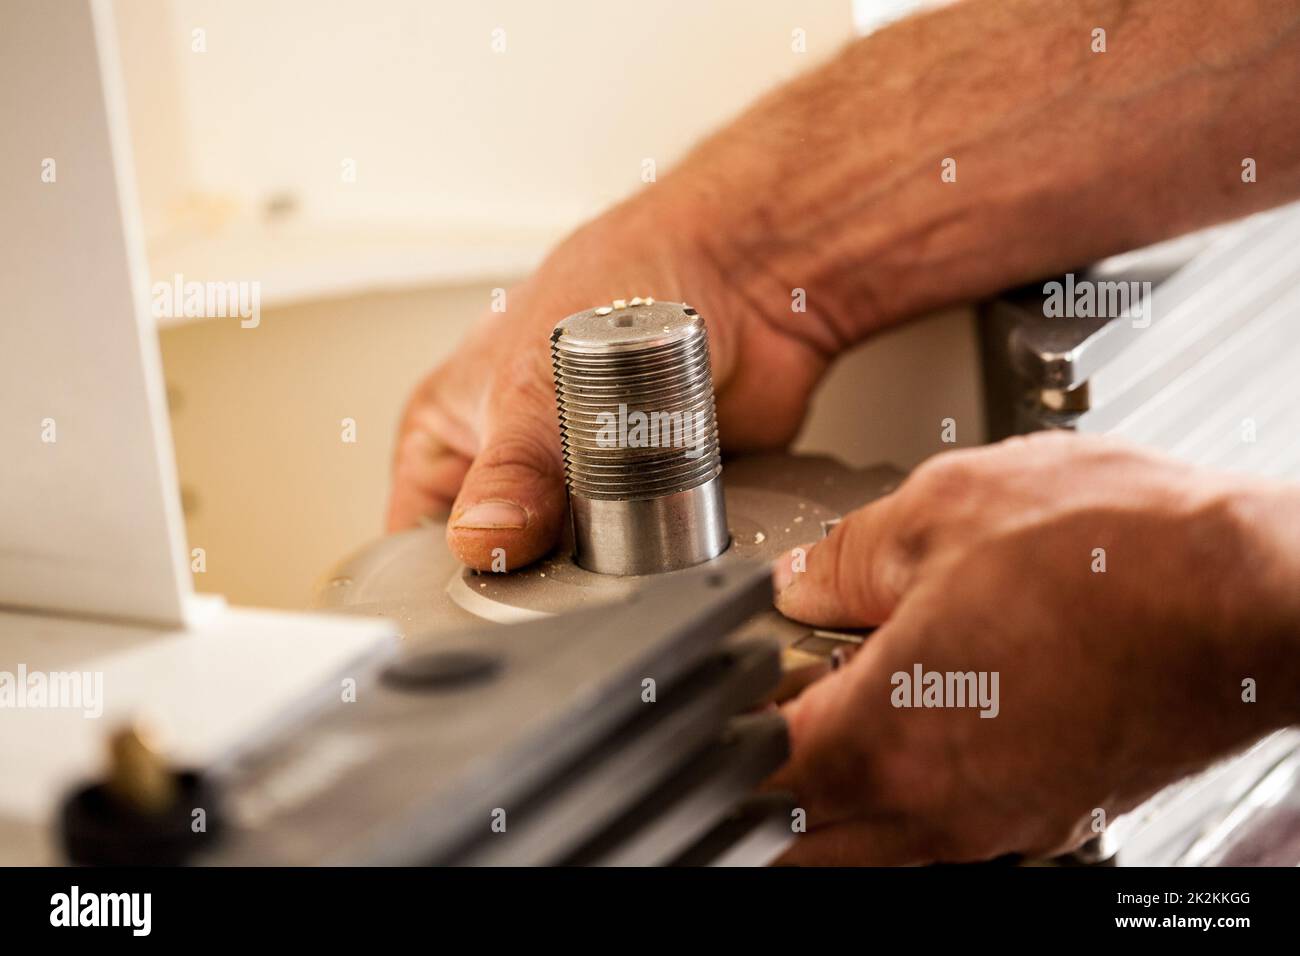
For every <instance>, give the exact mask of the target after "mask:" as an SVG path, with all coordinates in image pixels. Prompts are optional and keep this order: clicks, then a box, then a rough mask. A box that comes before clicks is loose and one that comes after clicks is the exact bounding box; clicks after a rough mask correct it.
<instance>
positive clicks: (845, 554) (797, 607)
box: [772, 495, 910, 627]
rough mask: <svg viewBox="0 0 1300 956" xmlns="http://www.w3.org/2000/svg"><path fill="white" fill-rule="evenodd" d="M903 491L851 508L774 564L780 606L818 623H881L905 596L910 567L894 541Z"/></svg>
mask: <svg viewBox="0 0 1300 956" xmlns="http://www.w3.org/2000/svg"><path fill="white" fill-rule="evenodd" d="M897 511H898V505H897V495H888V496H887V497H885V498H881V499H880V500H879V501H875V502H872V503H871V504H869V505H866V506H865V507H862V508H859V509H858V510H856V511H853V512H850V513H849V514H848V515H847V516H846V517H845V518H844V520H842V521H841V522H840V523H839V524H838V525H836V526H835V527H834V528H833V529H832V530H831V533H830V534H829V535H827V536H826V538H824V539H823V540H821V541H820V542H817V543H815V544H808V545H803V546H801V547H798V548H793V549H792V550H790V551H789V552H787V553H786V554H785V555H783V556H782V557H780V558H777V560H776V562H775V563H774V565H773V567H772V587H773V590H774V591H775V592H776V606H777V609H778V610H779V611H780V612H781V613H782V614H784V615H786V617H790V618H794V619H795V620H797V621H803V622H805V623H807V624H812V625H814V626H818V627H869V626H873V625H876V624H881V623H883V622H884V621H885V619H886V618H888V617H889V615H890V613H891V612H892V611H893V610H894V608H895V607H896V606H897V604H898V602H899V600H901V599H902V596H903V593H904V591H905V590H906V588H907V584H908V579H909V577H910V571H909V569H908V567H906V566H905V564H904V561H903V558H902V549H900V548H897V547H895V546H894V541H893V537H894V534H895V531H894V530H893V529H894V526H895V525H896V520H897Z"/></svg>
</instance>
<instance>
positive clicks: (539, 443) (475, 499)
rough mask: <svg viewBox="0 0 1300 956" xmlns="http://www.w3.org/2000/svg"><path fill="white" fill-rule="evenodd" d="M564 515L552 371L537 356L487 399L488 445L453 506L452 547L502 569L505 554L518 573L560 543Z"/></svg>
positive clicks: (476, 562)
mask: <svg viewBox="0 0 1300 956" xmlns="http://www.w3.org/2000/svg"><path fill="white" fill-rule="evenodd" d="M542 354H543V355H544V354H545V352H544V350H543V352H542ZM564 512H565V493H564V460H563V458H562V456H561V453H560V426H559V421H558V419H557V416H556V411H555V394H554V391H553V387H552V385H551V382H550V369H549V367H548V366H546V365H544V364H542V363H535V362H531V361H530V362H527V363H526V364H524V365H523V366H522V367H521V368H520V374H518V375H515V376H512V377H511V384H510V385H509V386H508V387H507V388H505V389H502V390H499V391H498V390H493V393H491V394H490V396H489V398H488V404H487V407H486V408H485V410H484V419H483V427H482V442H481V445H480V448H479V452H478V454H477V455H476V456H475V457H474V463H473V464H472V465H471V466H470V468H469V471H468V472H466V474H465V480H464V482H463V484H462V485H461V489H460V494H459V495H458V496H457V498H456V502H455V504H454V505H453V506H452V511H451V521H450V522H449V523H448V525H447V544H448V546H449V547H450V548H451V550H452V553H453V554H455V555H456V557H457V558H459V559H460V560H461V561H462V562H463V563H464V564H467V565H469V566H470V567H472V568H476V569H478V570H480V571H488V570H501V566H502V560H501V559H504V565H505V569H506V570H509V571H513V570H515V569H516V568H519V567H523V566H524V565H526V564H530V563H531V562H533V561H536V560H537V559H538V558H540V557H542V556H543V555H545V554H547V553H548V552H549V551H550V550H551V548H553V547H554V546H555V542H556V540H557V539H558V537H559V532H560V523H561V521H562V520H563V518H564ZM494 559H497V560H494Z"/></svg>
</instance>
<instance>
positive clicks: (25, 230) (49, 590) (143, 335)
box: [0, 0, 190, 625]
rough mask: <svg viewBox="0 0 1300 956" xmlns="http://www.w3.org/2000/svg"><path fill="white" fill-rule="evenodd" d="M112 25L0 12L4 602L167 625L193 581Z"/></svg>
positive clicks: (79, 14) (72, 1) (27, 9)
mask: <svg viewBox="0 0 1300 956" xmlns="http://www.w3.org/2000/svg"><path fill="white" fill-rule="evenodd" d="M97 34H98V35H97ZM111 34H112V31H111V23H110V21H109V19H108V16H107V8H106V7H103V6H100V5H99V4H98V3H91V2H87V0H66V2H59V3H46V2H41V0H5V3H4V4H3V6H0V129H3V131H4V132H3V137H4V148H3V149H0V222H3V224H4V230H5V231H4V239H3V243H4V245H3V250H2V254H0V295H3V301H4V303H5V309H4V313H3V315H2V316H0V409H3V414H0V605H18V606H24V607H34V608H41V609H45V610H52V611H59V612H65V613H76V614H84V615H89V616H110V617H118V618H127V619H135V620H140V621H147V622H153V623H158V624H167V625H176V624H179V623H180V622H181V619H182V609H183V606H184V598H185V596H186V595H188V594H189V592H190V579H189V573H188V567H187V562H186V560H185V546H184V537H183V531H182V528H183V525H182V524H181V520H180V513H179V512H180V508H179V497H178V494H177V489H176V477H175V469H174V464H173V459H172V452H171V437H170V434H169V432H168V426H167V416H166V404H165V399H164V393H163V383H162V373H161V369H160V365H159V358H158V344H157V340H156V337H155V333H154V330H153V323H152V320H151V319H150V317H149V314H148V310H147V298H146V293H147V286H146V283H145V281H144V272H143V250H142V248H141V243H140V234H139V222H138V212H137V209H136V206H135V193H134V186H133V184H132V179H131V167H130V156H129V150H128V149H127V147H126V144H127V137H126V135H125V129H126V124H125V117H124V115H123V110H124V108H123V104H122V101H121V97H120V90H119V89H118V82H119V81H118V78H117V74H116V63H115V62H114V59H115V47H114V44H113V40H112V35H111ZM46 160H50V161H52V162H53V164H54V166H53V173H54V180H53V181H52V182H46V181H44V180H43V178H42V173H43V171H44V170H45V169H47V168H48V167H47V166H46V165H44V164H45V161H46ZM51 437H53V438H54V439H55V440H53V441H49V440H48V439H49V438H51Z"/></svg>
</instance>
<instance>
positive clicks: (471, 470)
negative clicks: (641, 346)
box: [388, 177, 827, 570]
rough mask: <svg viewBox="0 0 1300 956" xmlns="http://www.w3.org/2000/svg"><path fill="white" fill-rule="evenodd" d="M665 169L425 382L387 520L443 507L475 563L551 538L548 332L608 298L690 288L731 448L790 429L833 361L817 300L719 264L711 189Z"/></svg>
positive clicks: (514, 563)
mask: <svg viewBox="0 0 1300 956" xmlns="http://www.w3.org/2000/svg"><path fill="white" fill-rule="evenodd" d="M672 182H673V180H672V177H669V178H668V179H665V180H664V181H662V182H660V183H658V184H656V185H654V186H653V187H651V189H650V190H649V191H648V192H647V193H643V194H642V196H641V197H640V198H638V199H636V200H633V201H631V202H629V203H626V204H624V205H623V206H619V207H616V208H615V209H613V210H612V211H611V212H609V213H607V214H606V215H604V216H602V217H601V218H600V219H598V220H596V221H594V222H592V223H590V224H589V225H587V226H585V227H584V228H582V229H580V230H579V231H578V232H577V233H575V234H574V235H573V236H572V237H570V238H569V239H568V240H567V241H566V242H564V243H563V244H562V245H560V246H559V247H558V248H557V249H556V251H555V252H554V253H552V255H551V256H550V257H549V258H548V259H547V260H546V262H545V263H544V264H543V265H542V266H541V268H540V269H539V270H538V271H537V273H536V274H535V275H534V276H532V277H531V278H530V279H529V280H528V281H526V282H525V283H523V284H522V285H521V286H519V287H518V288H516V289H512V290H510V292H509V294H508V297H507V299H506V309H505V311H504V312H500V313H494V312H487V313H486V314H485V315H484V316H483V317H482V320H481V321H480V323H479V325H478V326H477V327H476V328H475V329H474V330H473V332H472V333H471V334H470V336H469V337H468V339H467V340H466V341H465V342H463V343H462V344H461V345H460V347H459V348H458V349H457V350H456V352H455V354H453V355H452V357H451V358H450V359H448V360H447V361H446V362H444V363H443V364H442V365H441V366H439V367H438V368H436V369H435V370H434V371H433V372H432V373H431V374H430V375H429V376H428V377H427V378H426V379H425V380H424V381H423V382H422V383H421V384H420V385H419V387H418V388H417V389H416V390H415V393H414V394H413V396H412V397H411V399H410V402H409V403H408V405H407V408H406V412H405V415H404V416H403V419H402V424H401V428H400V432H399V436H398V442H397V450H396V460H395V464H394V474H393V490H392V496H391V501H390V505H389V513H388V525H389V528H390V530H396V529H401V528H405V527H410V526H412V525H414V524H416V523H417V522H418V521H419V520H420V519H421V518H422V517H424V516H434V515H439V514H445V513H446V512H447V510H448V509H449V508H450V512H451V516H450V522H449V525H448V531H447V539H448V543H449V544H450V546H451V549H452V551H453V552H454V553H455V554H456V555H457V556H458V557H459V558H460V559H461V560H462V561H463V562H465V563H466V564H468V565H470V566H472V567H475V568H479V569H483V570H486V569H488V568H490V567H492V564H493V561H492V552H493V549H495V548H504V549H505V558H506V565H507V567H508V568H510V569H511V570H513V569H515V568H516V567H519V566H521V565H524V564H527V563H528V562H530V561H533V560H535V559H537V558H539V557H541V556H542V555H544V554H546V553H547V552H548V551H549V550H550V548H551V547H552V546H553V545H554V543H555V541H556V539H557V536H558V532H559V528H560V521H561V517H562V515H563V513H564V508H565V496H564V481H563V462H562V459H561V454H560V438H559V426H558V423H557V418H556V407H555V393H554V386H553V383H552V371H551V363H550V342H549V336H550V332H551V329H552V327H553V326H554V325H555V323H556V322H558V321H559V320H560V319H562V318H564V317H565V316H567V315H569V314H571V313H573V312H577V311H580V310H582V309H587V308H591V307H594V306H599V305H602V304H605V303H609V302H610V301H612V300H613V299H615V298H624V299H627V298H631V297H633V296H643V297H644V296H651V297H654V298H656V299H660V300H672V301H683V300H684V301H686V302H688V303H689V304H690V305H692V306H694V307H695V308H697V309H698V310H699V311H700V313H701V314H702V315H703V316H704V317H705V319H706V321H707V322H708V328H709V346H710V350H711V354H712V364H713V375H714V384H715V387H716V391H717V408H718V421H719V431H720V435H721V438H722V441H723V443H724V447H725V448H726V449H727V450H728V451H738V450H745V449H758V448H772V447H779V446H781V445H782V444H784V443H786V442H787V441H789V440H790V438H791V437H792V436H793V435H794V433H795V431H796V430H797V429H798V427H799V423H800V421H801V420H802V418H803V413H804V408H805V405H806V403H807V398H808V394H809V392H810V390H811V389H812V387H813V385H814V383H815V382H816V380H817V378H818V376H819V375H820V374H821V372H822V371H823V369H824V368H825V366H826V362H827V355H826V351H827V348H826V344H825V343H826V341H827V338H826V335H827V330H825V329H824V328H819V325H818V319H817V318H815V315H814V313H813V312H811V311H810V312H797V313H796V312H792V311H791V292H790V290H789V289H782V288H780V286H779V284H778V285H777V286H774V287H773V289H774V290H775V291H772V292H771V294H769V295H767V302H764V301H762V300H763V296H762V295H760V294H758V293H755V292H754V290H753V288H752V286H751V285H750V284H748V283H746V282H744V281H742V280H741V279H740V277H739V276H736V275H727V276H723V275H720V274H719V273H718V271H717V270H716V267H715V265H714V263H715V256H714V249H712V248H710V246H709V243H710V242H716V241H717V240H716V237H710V236H708V235H707V229H706V228H705V225H706V224H705V223H704V222H703V221H702V219H703V215H704V214H703V209H704V207H705V205H706V204H705V203H704V202H703V201H696V200H692V201H689V202H687V201H684V200H677V199H674V198H672V197H673V196H674V193H673V189H674V187H673V186H672ZM769 307H770V311H769ZM782 309H783V310H784V312H783V313H782V311H781V310H782ZM819 336H820V338H819ZM814 343H820V344H814Z"/></svg>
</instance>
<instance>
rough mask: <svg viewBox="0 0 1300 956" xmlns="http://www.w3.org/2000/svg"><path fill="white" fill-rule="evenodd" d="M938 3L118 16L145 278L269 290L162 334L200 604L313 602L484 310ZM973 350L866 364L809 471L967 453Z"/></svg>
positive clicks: (966, 339) (883, 343) (127, 3)
mask: <svg viewBox="0 0 1300 956" xmlns="http://www.w3.org/2000/svg"><path fill="white" fill-rule="evenodd" d="M932 5H934V4H923V3H917V2H909V0H891V2H886V0H861V2H858V3H854V2H851V0H819V2H817V3H799V2H796V0H707V2H699V0H661V2H656V3H609V2H597V0H566V2H564V3H562V4H540V3H535V2H529V0H498V2H482V3H480V2H475V3H461V2H458V3H429V2H422V0H382V2H376V0H370V2H363V0H317V2H313V3H310V4H308V3H304V2H299V0H116V2H115V8H116V14H117V21H118V34H119V36H118V41H119V44H120V46H121V52H122V63H123V69H124V72H125V79H126V86H127V99H128V104H129V110H130V123H131V130H132V140H133V147H134V153H135V167H136V174H137V178H138V189H139V193H140V198H141V204H142V208H143V214H144V222H145V229H146V235H147V244H148V250H149V259H150V273H151V281H171V279H172V277H173V276H174V275H176V274H178V273H179V274H181V275H183V276H184V278H185V280H186V281H194V280H197V281H222V282H229V281H245V282H257V283H260V288H261V308H262V316H261V322H260V325H259V326H258V327H257V328H241V327H240V323H239V321H238V320H235V319H221V318H216V319H163V320H160V323H161V329H160V331H161V341H162V351H163V361H164V366H165V371H166V376H167V380H168V395H169V400H170V404H171V413H172V425H173V437H174V441H175V445H176V453H177V459H178V466H179V470H180V478H181V484H182V491H183V500H184V506H185V514H186V521H187V526H188V527H187V530H188V534H189V542H190V546H191V548H203V549H204V554H205V561H206V571H204V572H203V573H199V574H196V575H195V584H196V587H197V588H198V589H199V590H201V591H208V592H218V593H222V594H225V595H226V596H227V597H228V598H229V599H230V600H231V601H232V602H236V603H239V604H244V605H263V606H271V607H284V608H294V607H303V606H305V605H306V604H308V603H309V601H310V596H311V590H312V587H313V584H314V583H315V581H316V580H317V579H318V578H319V577H320V576H321V575H322V574H324V573H325V572H326V571H327V569H328V568H329V567H330V566H331V565H332V564H334V563H335V562H336V561H337V560H339V559H340V558H342V557H343V556H344V555H346V554H347V553H348V552H350V551H351V550H353V549H355V548H357V547H359V546H360V545H362V544H364V543H365V542H366V541H368V540H370V539H372V538H374V537H375V536H377V535H379V534H381V533H382V531H383V517H384V510H385V505H386V500H387V484H388V468H389V462H390V457H391V453H392V443H393V438H394V434H395V429H396V426H397V419H398V415H399V413H400V411H401V408H402V405H403V403H404V400H405V397H406V394H407V393H408V391H409V390H410V389H411V387H412V386H413V385H414V384H415V383H416V382H417V381H418V380H419V378H420V377H421V376H422V375H423V374H424V373H425V372H427V371H428V369H429V368H430V367H432V366H433V365H434V364H435V363H437V362H438V361H439V360H440V359H441V358H443V357H445V356H446V355H447V354H448V353H449V351H450V350H451V349H452V347H453V346H454V345H455V344H456V342H457V341H458V340H459V338H460V337H461V335H462V334H463V332H464V330H465V329H466V327H467V326H468V325H469V324H470V323H472V322H473V321H474V320H475V319H476V318H477V317H478V316H479V315H480V314H481V313H483V312H485V311H486V310H487V309H488V307H489V305H490V302H491V297H492V290H493V289H495V288H501V287H509V285H510V284H511V283H512V282H514V281H516V280H517V279H519V278H520V277H522V276H523V275H525V274H527V272H528V271H529V270H530V269H531V268H532V267H533V266H534V265H536V264H537V263H538V262H539V261H540V259H541V258H542V256H543V255H544V253H545V251H546V250H547V248H548V247H549V246H550V245H551V244H552V243H554V242H555V241H557V240H558V239H559V238H561V237H562V236H563V235H564V234H565V233H566V232H567V231H568V230H570V229H572V228H573V227H574V226H575V225H577V224H578V223H580V222H581V221H583V220H584V219H585V218H587V217H589V216H592V215H594V214H596V213H598V212H599V211H600V210H601V209H603V208H604V207H605V206H607V205H609V204H610V203H612V202H615V201H617V200H618V199H620V198H622V197H623V196H625V195H627V194H629V193H630V192H631V191H633V190H637V189H653V188H654V184H653V183H650V184H646V183H643V182H642V181H641V172H642V163H643V160H644V159H647V158H649V159H653V160H654V161H655V163H656V165H657V168H658V171H659V173H660V174H662V173H664V172H665V171H667V170H668V169H669V168H671V166H672V164H673V163H674V161H675V160H677V159H678V158H679V157H681V156H682V155H683V154H684V153H685V152H686V151H687V150H688V149H689V148H690V146H691V145H692V144H693V143H694V142H696V141H697V140H698V139H700V138H701V137H702V136H703V135H705V134H706V133H707V132H708V131H710V130H711V129H713V128H715V127H716V126H718V125H719V124H721V123H723V122H725V121H726V120H727V118H729V117H730V116H732V115H734V114H735V113H737V112H738V111H739V110H741V109H742V108H743V107H744V106H745V105H746V104H747V103H749V102H750V101H752V100H753V99H754V98H756V97H757V96H759V95H760V94H761V93H763V92H764V91H766V90H768V89H770V88H771V87H773V86H775V85H777V84H779V83H781V82H782V81H783V80H785V79H787V78H789V77H791V76H793V75H794V74H796V73H799V72H801V71H804V70H807V69H810V68H812V67H813V66H815V65H816V64H817V63H818V62H821V61H823V60H825V59H826V58H828V57H830V56H832V55H833V54H834V53H835V52H836V51H837V50H838V49H839V48H840V47H841V46H842V45H843V44H845V43H847V42H848V41H850V40H851V39H852V38H853V37H854V36H855V35H857V34H859V33H863V32H868V31H870V30H871V29H874V28H875V27H877V26H879V25H880V24H882V23H884V22H887V21H888V20H890V19H893V18H895V17H897V16H900V15H902V14H905V13H906V12H908V11H909V10H911V9H915V8H917V7H919V6H932ZM814 159H815V158H814V157H810V161H813V160H814ZM556 318H557V319H558V318H561V317H560V316H557V317H556ZM975 353H976V343H975V337H974V333H973V330H972V325H971V317H970V315H969V313H968V312H965V311H959V312H953V313H948V314H944V315H939V316H935V317H932V318H930V319H928V320H926V321H922V322H919V323H915V324H910V325H909V326H908V327H907V328H906V329H903V330H899V331H897V332H893V333H890V334H888V335H886V336H884V337H882V338H880V339H879V340H877V341H873V342H871V343H868V344H867V345H866V346H864V347H863V348H861V349H859V350H858V351H857V352H856V353H854V354H853V355H851V356H848V357H847V358H845V359H844V360H843V361H842V362H841V363H840V364H839V365H837V367H836V368H835V370H834V371H833V373H832V375H831V377H830V379H829V380H828V381H827V383H826V385H825V386H824V388H823V389H822V391H821V393H820V394H819V397H818V400H817V403H816V406H815V409H814V412H813V415H812V417H811V419H810V421H809V422H808V424H807V427H806V428H805V430H804V432H803V434H802V435H801V437H800V439H799V444H798V447H799V448H801V449H802V450H808V451H826V452H830V453H832V454H835V455H837V456H838V457H840V458H842V459H843V460H845V461H847V462H849V463H851V464H859V465H861V464H869V463H873V462H878V461H892V462H894V463H896V464H898V465H900V466H904V467H910V466H912V465H914V464H916V462H918V461H919V460H921V459H922V458H924V457H925V456H927V455H929V454H932V453H934V452H936V451H938V450H940V448H943V447H951V446H944V445H943V444H942V443H941V441H940V429H941V422H942V420H943V419H944V418H949V417H951V418H954V419H956V421H957V422H958V429H957V437H958V443H959V444H961V445H967V444H978V443H979V442H980V441H981V440H982V438H983V435H982V433H981V432H980V429H981V424H980V414H979V398H978V389H979V383H978V378H977V368H976V366H977V363H976V359H975ZM345 418H350V419H352V420H354V421H355V422H356V441H355V442H354V443H346V442H344V441H342V440H341V432H342V427H341V424H340V423H341V421H342V420H343V419H345ZM725 442H726V435H725V433H724V434H723V443H724V449H725Z"/></svg>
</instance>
